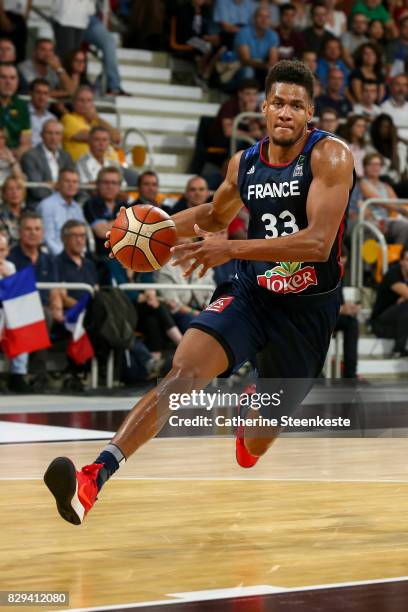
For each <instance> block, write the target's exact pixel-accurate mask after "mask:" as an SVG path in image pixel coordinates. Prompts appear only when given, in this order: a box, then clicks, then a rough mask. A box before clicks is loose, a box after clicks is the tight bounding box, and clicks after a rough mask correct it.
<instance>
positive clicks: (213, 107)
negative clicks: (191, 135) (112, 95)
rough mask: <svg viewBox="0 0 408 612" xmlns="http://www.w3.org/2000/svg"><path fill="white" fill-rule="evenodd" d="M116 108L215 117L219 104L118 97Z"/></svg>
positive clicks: (126, 110) (125, 110)
mask: <svg viewBox="0 0 408 612" xmlns="http://www.w3.org/2000/svg"><path fill="white" fill-rule="evenodd" d="M116 106H117V107H118V109H120V111H121V112H128V113H129V112H132V111H133V112H134V111H150V112H157V113H160V114H162V115H167V114H170V113H171V114H177V115H183V116H186V115H192V116H195V117H198V116H201V115H209V116H215V115H216V114H217V112H218V109H219V104H210V103H206V102H187V101H186V100H183V101H181V100H166V99H159V98H140V97H134V98H133V97H132V98H130V97H126V96H120V97H118V98H117V100H116Z"/></svg>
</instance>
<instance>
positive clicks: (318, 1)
mask: <svg viewBox="0 0 408 612" xmlns="http://www.w3.org/2000/svg"><path fill="white" fill-rule="evenodd" d="M321 7H323V8H324V9H325V8H327V7H326V4H325V3H324V2H323V0H316V2H313V4H312V7H311V9H310V13H311V14H312V15H313V13H314V12H315V10H316V9H317V8H321Z"/></svg>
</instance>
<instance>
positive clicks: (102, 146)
mask: <svg viewBox="0 0 408 612" xmlns="http://www.w3.org/2000/svg"><path fill="white" fill-rule="evenodd" d="M110 145H111V138H110V134H109V131H108V130H107V129H106V128H105V127H103V126H99V125H98V126H95V127H93V128H92V129H91V131H90V132H89V153H86V154H85V155H82V156H81V157H80V158H79V159H78V161H77V169H78V172H79V180H80V182H81V183H96V178H97V176H98V174H99V171H100V170H101V169H102V168H104V167H106V166H115V167H116V168H118V169H119V170H121V167H120V166H119V164H118V163H117V161H116V160H115V157H116V156H115V157H113V156H112V155H110V153H109V149H110Z"/></svg>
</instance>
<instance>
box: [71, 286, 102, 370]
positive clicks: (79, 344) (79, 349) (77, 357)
mask: <svg viewBox="0 0 408 612" xmlns="http://www.w3.org/2000/svg"><path fill="white" fill-rule="evenodd" d="M89 297H90V296H89V295H88V294H86V295H84V296H83V297H82V298H81V299H80V300H78V302H77V303H76V304H75V306H72V308H70V309H69V310H67V312H66V313H65V327H66V328H67V330H68V331H70V332H71V334H72V337H71V340H70V341H69V344H68V349H67V353H68V356H69V357H71V359H72V360H73V361H75V363H77V364H78V365H81V364H83V363H86V362H87V361H88V360H89V359H92V357H94V355H95V353H94V350H93V347H92V344H91V341H90V340H89V337H88V334H87V333H86V331H85V328H84V325H83V323H84V317H85V313H86V307H87V305H88V301H89Z"/></svg>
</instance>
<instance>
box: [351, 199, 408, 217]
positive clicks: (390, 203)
mask: <svg viewBox="0 0 408 612" xmlns="http://www.w3.org/2000/svg"><path fill="white" fill-rule="evenodd" d="M378 204H381V205H383V206H388V207H390V208H391V207H392V206H395V205H397V206H402V205H404V204H408V200H407V199H403V198H389V199H388V198H387V199H384V198H368V199H367V200H364V202H363V203H362V204H361V206H360V209H359V213H358V220H359V221H364V220H365V219H364V217H365V211H366V210H367V208H369V207H370V206H375V205H378Z"/></svg>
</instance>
